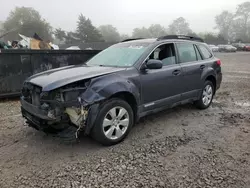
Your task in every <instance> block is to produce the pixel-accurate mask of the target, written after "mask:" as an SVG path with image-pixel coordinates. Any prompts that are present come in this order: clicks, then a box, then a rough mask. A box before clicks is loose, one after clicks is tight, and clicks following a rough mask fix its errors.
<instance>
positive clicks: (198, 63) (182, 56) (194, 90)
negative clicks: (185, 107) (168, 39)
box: [176, 42, 206, 100]
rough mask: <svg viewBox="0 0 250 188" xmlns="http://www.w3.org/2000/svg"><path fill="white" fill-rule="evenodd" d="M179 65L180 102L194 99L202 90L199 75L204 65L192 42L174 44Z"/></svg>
mask: <svg viewBox="0 0 250 188" xmlns="http://www.w3.org/2000/svg"><path fill="white" fill-rule="evenodd" d="M176 48H177V51H178V57H179V64H180V66H181V68H182V71H183V78H182V81H183V85H184V88H183V93H182V96H181V100H186V99H195V98H197V97H198V93H199V91H200V90H201V88H202V84H203V83H202V82H201V75H202V72H203V70H204V69H205V67H206V65H205V63H204V61H203V60H202V56H201V54H200V52H199V50H198V48H197V46H196V45H195V44H194V43H192V42H178V43H176Z"/></svg>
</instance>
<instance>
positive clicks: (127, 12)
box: [0, 0, 247, 34]
mask: <svg viewBox="0 0 250 188" xmlns="http://www.w3.org/2000/svg"><path fill="white" fill-rule="evenodd" d="M1 1H2V2H1V6H0V21H3V20H5V19H6V18H7V16H8V14H9V12H10V11H11V10H12V9H14V8H15V7H16V6H26V7H33V8H35V9H36V10H38V11H39V12H40V14H41V15H42V17H43V18H45V19H46V20H47V21H48V22H50V24H51V26H53V27H54V28H59V27H61V28H62V29H65V30H67V31H72V30H75V28H76V21H77V18H78V15H79V14H80V13H82V14H83V15H84V16H86V17H89V18H90V19H91V20H92V22H93V24H94V25H95V26H99V25H102V24H112V25H114V26H115V27H116V28H117V29H118V31H119V32H120V33H122V34H131V33H132V30H133V28H135V27H142V26H146V27H148V26H149V25H150V24H157V23H159V24H161V25H163V26H164V27H167V26H168V25H169V24H170V23H171V21H172V20H173V19H176V18H177V17H180V16H182V17H184V18H185V19H186V20H187V21H188V22H189V23H190V27H191V29H192V30H193V31H195V32H209V31H214V26H215V22H214V17H215V15H217V14H219V13H220V12H221V11H223V10H229V11H235V8H236V6H237V5H238V4H240V3H242V2H245V1H247V0H39V1H38V0H7V1H6V0H1Z"/></svg>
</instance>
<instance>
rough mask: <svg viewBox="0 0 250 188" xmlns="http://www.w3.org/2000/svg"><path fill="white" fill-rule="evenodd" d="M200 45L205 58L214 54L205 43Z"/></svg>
mask: <svg viewBox="0 0 250 188" xmlns="http://www.w3.org/2000/svg"><path fill="white" fill-rule="evenodd" d="M198 47H199V49H200V51H201V53H202V55H203V57H204V59H209V58H211V57H212V56H213V55H212V54H211V52H210V51H209V50H208V49H207V48H206V47H205V46H204V45H198Z"/></svg>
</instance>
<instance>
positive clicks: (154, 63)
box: [144, 59, 162, 69]
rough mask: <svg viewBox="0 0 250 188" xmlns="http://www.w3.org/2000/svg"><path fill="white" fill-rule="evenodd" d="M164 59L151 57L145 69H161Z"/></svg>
mask: <svg viewBox="0 0 250 188" xmlns="http://www.w3.org/2000/svg"><path fill="white" fill-rule="evenodd" d="M161 68H162V61H161V60H156V59H149V60H148V61H147V62H146V63H145V66H144V69H161Z"/></svg>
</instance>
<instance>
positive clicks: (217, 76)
mask: <svg viewBox="0 0 250 188" xmlns="http://www.w3.org/2000/svg"><path fill="white" fill-rule="evenodd" d="M221 81H222V73H221V61H220V60H219V59H217V58H216V57H215V56H214V55H213V52H212V51H211V50H210V48H209V47H208V45H207V44H205V43H204V41H203V40H202V39H200V38H197V37H190V36H180V35H168V36H163V37H160V38H156V39H129V40H125V41H122V42H120V43H117V44H115V45H113V46H111V47H109V48H107V49H105V50H103V51H101V52H100V53H98V54H97V55H95V56H94V57H93V58H91V59H90V60H88V61H87V62H86V63H84V64H81V65H77V66H67V67H62V68H57V69H52V70H49V71H46V72H42V73H39V74H36V75H33V76H31V77H30V78H28V79H27V80H26V81H25V83H24V85H23V89H22V96H21V110H22V114H23V116H24V117H25V118H26V120H27V123H28V125H30V126H32V127H34V128H36V129H38V130H42V131H45V132H49V133H55V134H57V135H59V136H61V137H63V138H65V139H69V140H71V139H72V138H74V139H75V138H78V137H79V134H80V133H83V134H86V135H91V136H92V137H93V138H94V139H95V140H97V141H98V142H100V143H101V144H104V145H112V144H116V143H118V142H120V141H122V140H123V139H124V138H125V137H126V136H127V135H128V133H129V131H130V130H131V128H132V127H133V125H134V123H135V122H137V121H138V120H139V119H140V118H141V117H143V116H146V115H148V114H151V113H156V112H158V111H160V110H163V109H166V108H172V107H174V106H176V105H180V104H185V103H194V104H195V105H196V106H197V107H198V108H199V109H206V108H208V107H209V106H210V104H211V103H212V100H213V96H214V95H215V93H216V90H217V89H218V88H219V87H220V84H221Z"/></svg>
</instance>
